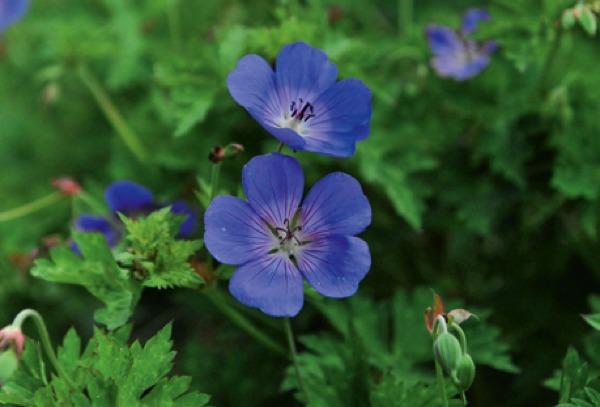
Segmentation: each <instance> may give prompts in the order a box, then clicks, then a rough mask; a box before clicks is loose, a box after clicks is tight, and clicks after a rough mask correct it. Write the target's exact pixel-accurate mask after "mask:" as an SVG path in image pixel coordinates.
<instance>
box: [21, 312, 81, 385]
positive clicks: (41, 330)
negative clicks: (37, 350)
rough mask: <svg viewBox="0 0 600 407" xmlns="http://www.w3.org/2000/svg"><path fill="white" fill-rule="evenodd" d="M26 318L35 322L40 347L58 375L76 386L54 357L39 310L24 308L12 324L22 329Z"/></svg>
mask: <svg viewBox="0 0 600 407" xmlns="http://www.w3.org/2000/svg"><path fill="white" fill-rule="evenodd" d="M27 319H32V320H33V322H34V323H35V326H36V328H37V331H38V335H39V339H40V342H41V343H42V347H43V348H44V351H45V352H46V355H47V356H48V360H50V363H51V364H52V366H53V367H54V370H55V371H56V373H57V374H58V376H60V377H61V378H63V379H64V380H65V381H66V382H67V384H68V385H69V386H70V387H72V388H76V386H75V382H73V380H72V379H71V377H70V376H69V375H68V374H67V372H66V371H65V370H64V369H63V367H62V366H61V365H60V362H59V361H58V358H57V357H56V353H55V352H54V347H53V346H52V341H51V340H50V335H49V334H48V329H47V328H46V324H45V323H44V318H42V316H41V315H40V313H39V312H37V311H36V310H33V309H24V310H23V311H21V312H19V313H18V314H17V316H16V317H15V319H14V321H13V323H12V326H13V327H15V328H18V329H22V326H23V324H24V323H25V321H26V320H27Z"/></svg>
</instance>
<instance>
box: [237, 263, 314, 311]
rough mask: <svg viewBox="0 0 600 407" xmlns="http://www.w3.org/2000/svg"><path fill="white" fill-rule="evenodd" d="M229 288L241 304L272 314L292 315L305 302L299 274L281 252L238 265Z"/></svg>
mask: <svg viewBox="0 0 600 407" xmlns="http://www.w3.org/2000/svg"><path fill="white" fill-rule="evenodd" d="M229 291H230V292H231V294H232V295H233V296H234V297H235V298H237V300H238V301H240V302H241V303H242V304H245V305H248V306H249V307H254V308H259V309H260V310H261V311H262V312H264V313H265V314H269V315H272V316H275V317H293V316H295V315H296V314H298V312H300V310H301V309H302V305H303V303H304V286H303V282H302V275H301V274H300V272H299V271H298V269H296V268H295V266H294V265H293V264H292V263H291V262H290V261H289V260H287V258H286V257H284V256H280V255H270V256H265V257H262V258H260V259H257V260H253V261H250V262H248V263H246V264H244V265H242V266H241V267H239V268H238V269H237V270H236V272H235V273H234V274H233V276H232V277H231V280H230V281H229Z"/></svg>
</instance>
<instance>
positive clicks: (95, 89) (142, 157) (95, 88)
mask: <svg viewBox="0 0 600 407" xmlns="http://www.w3.org/2000/svg"><path fill="white" fill-rule="evenodd" d="M78 73H79V77H80V78H81V81H82V82H83V83H84V85H85V86H86V87H87V88H88V90H89V91H90V93H91V94H92V96H94V99H95V100H96V103H97V104H98V106H99V107H100V109H101V110H102V112H103V113H104V116H105V117H106V119H107V120H108V121H109V122H110V124H111V125H112V126H113V128H114V129H115V131H116V132H117V134H118V135H119V136H120V137H121V140H123V143H125V145H126V146H127V147H128V148H129V150H130V151H131V152H132V153H133V155H135V157H136V158H137V159H138V160H139V161H140V162H144V161H146V159H147V158H148V152H147V151H146V147H145V146H144V145H143V144H142V142H141V141H140V138H139V137H138V135H137V134H136V133H135V132H134V131H133V130H132V129H131V127H129V125H128V124H127V122H126V121H125V119H124V118H123V115H122V114H121V112H119V110H118V109H117V107H116V106H115V104H114V103H113V101H112V100H111V99H110V96H109V95H108V93H107V92H106V91H105V90H104V88H103V87H102V85H101V84H100V81H98V79H97V78H96V77H95V76H94V74H93V73H92V72H91V71H90V70H89V69H87V68H86V66H85V65H79V69H78Z"/></svg>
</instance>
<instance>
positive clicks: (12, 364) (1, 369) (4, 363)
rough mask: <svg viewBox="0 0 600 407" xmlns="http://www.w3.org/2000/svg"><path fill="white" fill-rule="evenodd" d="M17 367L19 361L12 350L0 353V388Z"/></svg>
mask: <svg viewBox="0 0 600 407" xmlns="http://www.w3.org/2000/svg"><path fill="white" fill-rule="evenodd" d="M18 367H19V359H18V358H17V354H16V353H15V351H14V350H13V349H8V350H6V351H3V352H2V351H0V386H2V385H3V384H4V383H6V381H7V380H8V379H10V377H11V376H12V375H13V373H14V372H15V371H16V370H17V368H18Z"/></svg>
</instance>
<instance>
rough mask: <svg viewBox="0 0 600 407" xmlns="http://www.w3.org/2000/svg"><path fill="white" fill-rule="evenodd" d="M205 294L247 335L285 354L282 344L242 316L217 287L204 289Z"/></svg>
mask: <svg viewBox="0 0 600 407" xmlns="http://www.w3.org/2000/svg"><path fill="white" fill-rule="evenodd" d="M204 293H205V294H206V296H207V297H208V299H209V300H211V301H212V303H213V304H214V305H215V306H216V307H217V308H218V309H219V310H220V311H221V312H222V313H223V314H225V315H226V316H227V317H229V319H231V320H232V321H233V322H234V323H235V324H236V325H237V326H238V327H239V328H241V329H242V330H243V331H245V332H246V333H247V334H248V335H250V336H251V337H253V338H254V339H256V340H257V341H258V342H260V343H261V344H263V345H264V346H266V347H267V348H269V349H271V350H272V351H274V352H276V353H278V354H280V355H282V356H286V351H285V348H284V347H283V346H281V345H280V344H278V343H277V342H275V341H274V340H273V339H271V338H270V337H269V336H268V335H267V334H265V333H264V332H263V331H261V330H260V329H258V328H257V327H256V326H254V324H253V323H252V322H250V321H249V320H248V319H247V318H246V317H245V316H243V315H242V314H241V313H240V312H239V311H238V310H236V309H235V308H233V307H232V306H231V305H230V304H229V303H228V302H227V299H226V298H225V297H224V296H223V294H221V292H220V291H219V289H218V288H217V287H211V288H209V289H207V290H205V291H204Z"/></svg>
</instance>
